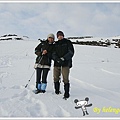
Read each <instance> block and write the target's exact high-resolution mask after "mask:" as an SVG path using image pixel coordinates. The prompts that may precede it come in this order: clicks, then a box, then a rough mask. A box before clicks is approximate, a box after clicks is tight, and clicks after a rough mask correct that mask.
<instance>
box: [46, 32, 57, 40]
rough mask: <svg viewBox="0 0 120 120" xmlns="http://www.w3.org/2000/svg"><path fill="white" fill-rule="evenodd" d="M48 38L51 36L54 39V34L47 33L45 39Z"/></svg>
mask: <svg viewBox="0 0 120 120" xmlns="http://www.w3.org/2000/svg"><path fill="white" fill-rule="evenodd" d="M48 38H53V39H55V36H54V34H52V33H51V34H49V35H48V36H47V39H48Z"/></svg>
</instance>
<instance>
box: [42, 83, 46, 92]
mask: <svg viewBox="0 0 120 120" xmlns="http://www.w3.org/2000/svg"><path fill="white" fill-rule="evenodd" d="M46 87H47V83H42V84H41V93H45V92H46V91H45V90H46Z"/></svg>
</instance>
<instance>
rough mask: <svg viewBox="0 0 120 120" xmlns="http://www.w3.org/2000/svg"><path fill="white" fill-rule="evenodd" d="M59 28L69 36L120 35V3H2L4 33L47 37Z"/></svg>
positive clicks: (0, 24)
mask: <svg viewBox="0 0 120 120" xmlns="http://www.w3.org/2000/svg"><path fill="white" fill-rule="evenodd" d="M58 30H62V31H63V32H64V33H65V36H66V37H70V36H87V35H91V36H94V37H112V36H116V35H120V3H0V36H1V35H3V34H10V33H13V34H18V35H22V36H28V37H30V38H31V39H38V38H41V39H43V38H46V36H47V35H48V34H49V33H54V34H56V32H57V31H58Z"/></svg>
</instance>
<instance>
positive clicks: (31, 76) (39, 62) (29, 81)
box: [25, 55, 43, 88]
mask: <svg viewBox="0 0 120 120" xmlns="http://www.w3.org/2000/svg"><path fill="white" fill-rule="evenodd" d="M42 59H43V55H42V57H41V58H40V60H39V63H38V65H39V64H40V62H41V60H42ZM38 65H37V67H38ZM34 73H35V70H34V72H33V74H32V75H31V77H30V79H29V80H28V83H27V84H26V85H25V88H27V86H28V84H29V82H30V81H31V79H32V77H33V75H34Z"/></svg>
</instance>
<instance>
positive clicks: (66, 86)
mask: <svg viewBox="0 0 120 120" xmlns="http://www.w3.org/2000/svg"><path fill="white" fill-rule="evenodd" d="M69 90H70V83H66V84H64V91H65V93H64V97H63V98H69V97H70V94H69Z"/></svg>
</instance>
